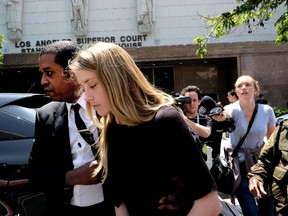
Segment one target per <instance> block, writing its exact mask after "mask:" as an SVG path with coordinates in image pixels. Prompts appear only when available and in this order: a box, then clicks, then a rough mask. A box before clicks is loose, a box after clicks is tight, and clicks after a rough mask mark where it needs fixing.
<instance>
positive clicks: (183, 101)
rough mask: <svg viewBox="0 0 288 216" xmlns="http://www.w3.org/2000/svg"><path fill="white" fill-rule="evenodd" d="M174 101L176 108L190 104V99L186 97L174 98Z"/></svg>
mask: <svg viewBox="0 0 288 216" xmlns="http://www.w3.org/2000/svg"><path fill="white" fill-rule="evenodd" d="M174 100H175V105H176V106H182V105H183V104H187V103H191V98H190V97H188V96H179V97H175V98H174Z"/></svg>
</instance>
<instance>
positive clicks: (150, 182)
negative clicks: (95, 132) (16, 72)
mask: <svg viewBox="0 0 288 216" xmlns="http://www.w3.org/2000/svg"><path fill="white" fill-rule="evenodd" d="M107 138H108V139H107V140H108V176H107V179H106V181H105V183H104V188H105V193H106V196H107V198H109V199H112V201H113V202H114V205H115V206H119V205H120V204H121V203H122V202H124V203H125V204H126V206H127V208H128V211H129V214H130V216H142V215H143V216H144V215H145V216H147V215H149V216H154V215H155V216H156V215H161V216H162V215H178V216H180V215H187V213H188V212H189V210H190V209H191V207H192V205H193V201H194V200H196V199H199V198H201V197H203V196H205V195H207V194H208V193H210V192H211V191H215V190H217V188H216V185H215V183H214V181H213V179H212V176H211V175H210V172H209V170H208V168H207V166H206V164H205V161H204V160H203V158H202V157H201V154H200V152H199V150H198V148H197V147H196V145H195V143H194V140H193V138H192V136H191V133H190V131H189V129H188V127H187V125H186V123H185V122H184V120H183V119H182V117H181V116H180V115H179V114H178V112H177V110H176V109H175V108H174V107H167V106H166V107H162V108H161V109H160V110H159V111H158V112H157V114H156V116H155V117H154V118H153V120H151V121H149V122H145V123H141V124H139V125H137V126H132V127H129V126H126V125H118V124H116V122H115V121H114V122H112V124H111V125H109V127H108V129H107ZM167 195H174V196H175V197H176V200H177V203H178V204H179V205H180V208H179V212H174V213H173V214H171V213H170V214H169V213H167V214H166V213H165V212H163V211H160V210H158V206H159V200H160V199H161V198H162V197H164V196H167Z"/></svg>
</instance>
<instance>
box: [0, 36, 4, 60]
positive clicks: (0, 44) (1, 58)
mask: <svg viewBox="0 0 288 216" xmlns="http://www.w3.org/2000/svg"><path fill="white" fill-rule="evenodd" d="M3 41H4V35H2V34H0V65H2V64H3V62H2V61H3V56H4V55H3V53H2V52H1V49H2V47H3V46H2V43H3Z"/></svg>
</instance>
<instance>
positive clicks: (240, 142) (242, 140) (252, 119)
mask: <svg viewBox="0 0 288 216" xmlns="http://www.w3.org/2000/svg"><path fill="white" fill-rule="evenodd" d="M257 110H258V103H255V108H254V111H253V114H252V116H251V119H250V121H249V125H248V128H247V131H246V133H245V134H244V136H243V137H242V138H241V139H240V141H239V143H238V144H237V146H236V148H235V149H234V151H233V152H232V154H231V157H235V156H236V154H237V152H238V150H239V148H240V147H241V145H242V144H243V142H244V139H245V138H246V137H247V135H248V133H249V131H250V129H251V127H252V124H253V121H254V119H255V116H256V113H257Z"/></svg>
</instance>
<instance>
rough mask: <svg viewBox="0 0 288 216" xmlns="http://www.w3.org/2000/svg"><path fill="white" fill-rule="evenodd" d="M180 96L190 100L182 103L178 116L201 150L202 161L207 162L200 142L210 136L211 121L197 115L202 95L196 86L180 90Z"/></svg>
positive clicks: (203, 146)
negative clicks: (179, 115)
mask: <svg viewBox="0 0 288 216" xmlns="http://www.w3.org/2000/svg"><path fill="white" fill-rule="evenodd" d="M181 95H182V96H186V97H190V98H191V102H190V103H183V105H182V110H180V109H179V110H180V114H181V115H182V117H183V119H184V120H185V122H186V124H187V125H188V127H189V128H190V130H191V132H192V135H193V137H194V139H195V141H196V143H197V145H198V148H199V149H200V150H202V151H201V152H202V155H203V157H204V159H205V160H207V155H206V154H207V148H206V147H205V145H203V142H202V140H203V138H207V137H209V136H210V134H211V130H212V119H211V118H210V117H209V116H207V115H203V114H199V113H198V108H199V105H200V103H201V98H202V93H201V91H200V89H199V88H198V87H197V86H193V85H189V86H187V87H185V88H184V89H182V91H181Z"/></svg>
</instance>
